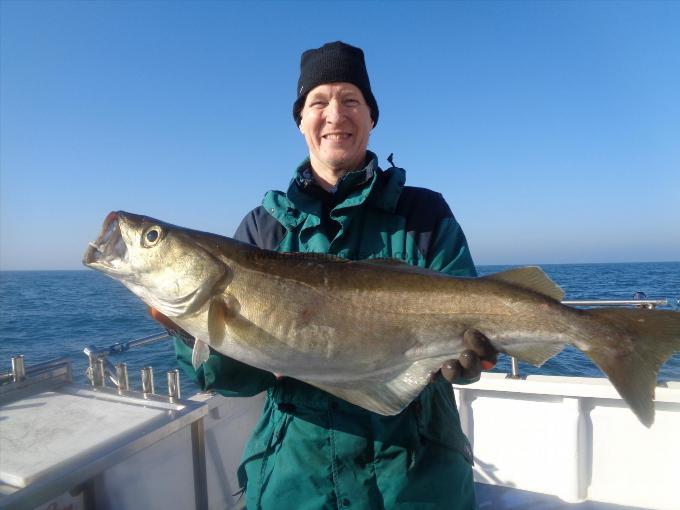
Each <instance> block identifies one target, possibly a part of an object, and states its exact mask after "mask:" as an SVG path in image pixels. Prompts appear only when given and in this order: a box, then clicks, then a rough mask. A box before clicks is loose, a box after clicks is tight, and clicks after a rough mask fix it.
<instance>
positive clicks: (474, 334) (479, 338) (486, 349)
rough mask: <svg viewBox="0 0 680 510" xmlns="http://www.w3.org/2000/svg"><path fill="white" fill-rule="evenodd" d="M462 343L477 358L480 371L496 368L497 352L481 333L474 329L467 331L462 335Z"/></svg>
mask: <svg viewBox="0 0 680 510" xmlns="http://www.w3.org/2000/svg"><path fill="white" fill-rule="evenodd" d="M463 343H464V344H465V346H466V347H467V348H468V349H470V350H471V351H473V352H474V353H475V354H477V356H479V358H480V366H481V369H482V370H489V369H491V368H493V367H495V366H496V360H497V358H498V351H497V350H496V349H495V348H494V346H493V345H492V344H491V341H490V340H489V339H488V338H487V337H486V336H484V335H483V334H482V333H480V332H479V331H477V330H475V329H468V330H467V331H465V333H464V334H463Z"/></svg>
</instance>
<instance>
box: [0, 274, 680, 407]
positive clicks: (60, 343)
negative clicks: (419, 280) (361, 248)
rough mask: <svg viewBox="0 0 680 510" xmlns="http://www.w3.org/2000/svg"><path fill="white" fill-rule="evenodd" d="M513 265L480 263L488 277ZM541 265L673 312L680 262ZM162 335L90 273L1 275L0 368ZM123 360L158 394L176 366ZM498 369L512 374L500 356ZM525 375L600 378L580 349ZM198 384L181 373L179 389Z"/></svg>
mask: <svg viewBox="0 0 680 510" xmlns="http://www.w3.org/2000/svg"><path fill="white" fill-rule="evenodd" d="M509 267H511V266H481V267H479V271H480V274H482V275H483V274H489V273H494V272H497V271H501V270H503V269H507V268H509ZM541 267H542V268H543V270H544V271H545V272H546V273H547V274H548V275H549V276H550V277H551V278H552V279H553V280H554V281H555V282H556V283H557V284H558V285H560V286H561V287H562V288H563V289H564V291H565V293H566V295H565V299H568V300H585V299H588V300H592V299H631V298H632V297H633V294H634V293H636V292H644V293H645V294H646V296H647V298H648V299H668V302H669V304H668V306H666V307H664V308H666V309H675V310H677V309H678V299H680V262H659V263H617V264H554V265H551V264H548V265H543V266H541ZM158 332H162V329H161V328H160V326H158V324H157V323H156V322H154V321H153V320H152V319H151V318H149V316H148V315H147V311H146V306H145V305H144V304H143V303H142V302H141V301H140V300H139V299H138V298H137V297H135V296H134V295H133V294H132V293H131V292H130V291H128V290H127V289H126V288H125V287H123V286H122V285H121V284H119V283H118V282H116V281H114V280H112V279H110V278H108V277H106V276H104V275H103V274H101V273H97V272H94V271H88V270H83V271H2V272H0V372H8V371H10V369H11V365H10V358H11V357H12V356H15V355H18V354H23V355H24V358H25V364H26V365H27V366H29V365H32V364H35V363H40V362H43V361H47V360H49V359H52V358H55V357H60V356H69V357H71V358H72V360H73V369H74V370H73V372H74V378H75V379H76V380H77V381H80V382H83V383H85V382H86V378H85V369H86V367H87V358H86V357H85V355H84V354H83V348H85V347H86V346H88V345H94V346H96V347H97V348H98V349H104V348H106V347H108V346H110V345H112V344H114V343H117V342H125V341H129V340H134V339H137V338H140V337H143V336H147V335H151V334H154V333H158ZM110 359H111V361H112V362H113V363H114V364H115V363H119V362H125V363H127V364H128V373H129V376H130V386H131V389H140V387H141V382H140V375H139V374H140V370H141V368H142V367H144V366H148V365H151V366H153V367H154V374H155V386H156V391H157V393H162V392H163V393H164V392H165V391H166V387H167V386H166V375H165V374H166V372H167V371H168V370H171V369H174V368H176V362H175V356H174V350H173V347H172V342H171V341H170V340H168V341H164V342H161V343H158V344H154V345H151V346H148V347H145V348H143V349H140V350H134V351H128V352H126V353H123V354H120V355H117V356H114V357H111V358H110ZM496 371H501V372H509V371H510V362H509V359H508V358H507V357H501V359H500V361H499V363H498V366H497V368H496ZM520 371H521V373H523V374H545V375H566V376H593V377H602V376H603V375H602V373H601V372H600V370H599V369H598V368H597V367H596V366H595V365H593V364H592V363H591V362H590V361H589V360H588V359H587V358H586V357H585V356H584V355H583V354H581V353H580V352H579V351H577V350H576V349H574V348H571V347H567V348H566V349H565V350H564V351H563V352H561V353H560V354H559V355H557V356H555V357H554V358H552V359H551V360H549V361H548V362H546V363H545V364H544V365H543V366H542V367H541V368H536V367H533V366H531V365H527V364H524V363H520ZM668 380H680V354H679V353H676V354H675V355H674V356H673V357H672V358H671V359H670V360H669V361H668V362H667V363H666V364H665V365H664V366H663V367H662V369H661V372H660V374H659V381H660V382H663V381H668ZM196 390H197V387H196V386H195V385H194V384H193V383H192V382H191V381H190V380H189V379H187V378H186V377H183V379H182V393H183V395H184V396H187V395H190V394H192V393H194V392H195V391H196Z"/></svg>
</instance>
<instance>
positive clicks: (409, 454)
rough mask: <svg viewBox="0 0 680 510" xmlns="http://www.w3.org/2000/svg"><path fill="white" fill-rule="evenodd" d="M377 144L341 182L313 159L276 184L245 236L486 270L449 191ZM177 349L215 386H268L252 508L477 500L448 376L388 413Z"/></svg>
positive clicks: (252, 474)
mask: <svg viewBox="0 0 680 510" xmlns="http://www.w3.org/2000/svg"><path fill="white" fill-rule="evenodd" d="M368 156H369V157H368V163H367V165H366V167H365V168H364V169H362V170H360V171H357V172H352V173H350V174H348V175H346V176H345V177H344V178H343V179H342V180H341V181H340V182H339V184H338V186H337V189H336V191H335V193H333V194H328V193H326V192H324V191H322V190H321V189H320V188H318V187H317V186H316V185H315V184H314V183H313V181H312V179H311V176H310V175H309V172H308V171H307V169H308V165H309V162H308V160H307V161H305V162H304V163H303V164H302V165H301V166H300V167H299V168H298V169H297V172H296V175H295V177H294V179H293V180H292V181H291V184H290V186H289V188H288V191H287V192H286V193H283V192H280V191H270V192H268V193H267V194H266V195H265V197H264V200H263V203H262V206H261V207H259V208H257V209H255V210H253V211H252V212H251V213H250V214H249V215H248V216H246V218H245V219H244V221H243V223H242V224H241V226H240V227H239V229H238V231H237V234H236V236H235V237H236V238H239V239H241V240H244V241H248V242H251V243H253V244H257V245H259V246H260V247H263V248H269V249H275V250H277V251H290V252H320V253H333V254H336V255H339V256H341V257H345V258H350V259H362V258H383V257H392V258H399V259H402V260H404V261H406V262H408V263H410V264H414V265H418V266H421V267H429V268H431V269H434V270H438V271H443V272H446V273H449V274H452V275H457V276H476V271H475V268H474V265H473V263H472V259H471V257H470V253H469V250H468V247H467V242H466V240H465V237H464V235H463V233H462V230H461V229H460V227H459V225H458V223H457V222H456V220H455V218H454V217H453V215H452V214H451V211H450V209H449V208H448V206H447V205H446V202H445V201H444V199H443V198H442V197H441V195H440V194H438V193H434V192H432V191H429V190H425V189H421V188H411V187H406V186H404V182H405V172H404V170H402V169H400V168H395V167H392V168H390V169H388V170H386V171H383V170H381V169H380V168H379V167H378V164H377V158H376V157H375V155H374V154H372V153H370V152H369V153H368ZM176 351H177V357H178V361H179V363H180V365H182V367H183V368H184V369H185V371H187V372H188V373H189V374H190V375H192V376H193V377H194V378H195V379H196V380H197V381H198V383H199V385H200V386H201V387H203V388H204V389H206V390H210V389H212V390H216V391H218V392H219V393H221V394H223V395H226V396H250V395H255V394H257V393H259V392H261V391H266V392H267V396H266V401H265V406H264V410H263V413H262V416H261V418H260V420H259V422H258V424H257V426H256V428H255V430H254V431H253V434H252V437H251V438H250V441H249V443H248V445H247V446H246V448H245V451H244V453H243V458H242V463H241V466H240V468H239V482H240V484H241V486H242V487H243V488H245V491H246V502H247V507H248V508H249V509H251V510H255V509H260V508H263V509H265V510H267V509H270V508H272V509H273V508H275V509H284V510H285V509H288V508H290V509H296V510H305V509H310V510H311V509H315V510H316V509H336V508H351V509H353V510H354V509H461V510H462V509H466V510H467V509H472V508H476V504H475V498H474V489H473V481H472V469H471V463H472V452H471V450H470V446H469V443H468V441H467V439H466V438H465V436H464V435H463V433H462V431H461V427H460V420H459V417H458V411H457V408H456V405H455V402H454V398H453V391H452V389H451V385H450V384H448V383H447V382H446V381H444V380H443V379H441V378H440V380H438V381H436V382H434V383H432V384H430V385H429V386H428V387H427V388H426V389H425V390H424V391H423V392H422V393H421V395H420V396H419V397H418V398H417V399H416V400H415V401H414V402H413V403H412V404H411V405H410V406H409V407H407V408H406V409H404V411H402V412H401V413H400V414H398V415H396V416H387V417H386V416H381V415H378V414H374V413H371V412H369V411H366V410H364V409H361V408H359V407H357V406H354V405H352V404H349V403H348V402H345V401H343V400H340V399H338V398H336V397H334V396H332V395H329V394H328V393H325V392H324V391H321V390H319V389H316V388H314V387H312V386H310V385H307V384H305V383H303V382H300V381H297V380H295V379H290V378H285V377H284V378H282V379H278V380H277V379H276V378H275V377H274V376H273V375H272V374H271V373H269V372H265V371H263V370H259V369H257V368H253V367H250V366H248V365H245V364H243V363H240V362H238V361H235V360H233V359H230V358H227V357H225V356H223V355H220V354H217V353H212V354H211V356H210V358H209V359H208V361H207V362H206V363H205V364H204V365H203V366H201V367H200V368H199V369H198V370H197V371H196V372H194V370H193V369H192V368H191V349H190V347H188V346H187V345H185V344H184V343H182V342H181V341H179V340H178V341H176Z"/></svg>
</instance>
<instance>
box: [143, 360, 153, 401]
mask: <svg viewBox="0 0 680 510" xmlns="http://www.w3.org/2000/svg"><path fill="white" fill-rule="evenodd" d="M142 393H144V394H145V395H150V394H153V393H154V388H153V367H144V368H142Z"/></svg>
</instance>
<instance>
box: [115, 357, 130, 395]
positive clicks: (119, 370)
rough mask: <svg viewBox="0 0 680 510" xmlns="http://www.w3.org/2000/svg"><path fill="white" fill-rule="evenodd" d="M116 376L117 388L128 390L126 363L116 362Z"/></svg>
mask: <svg viewBox="0 0 680 510" xmlns="http://www.w3.org/2000/svg"><path fill="white" fill-rule="evenodd" d="M116 377H117V378H118V389H119V390H120V391H128V390H129V389H130V382H129V379H128V369H127V363H118V364H116Z"/></svg>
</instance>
